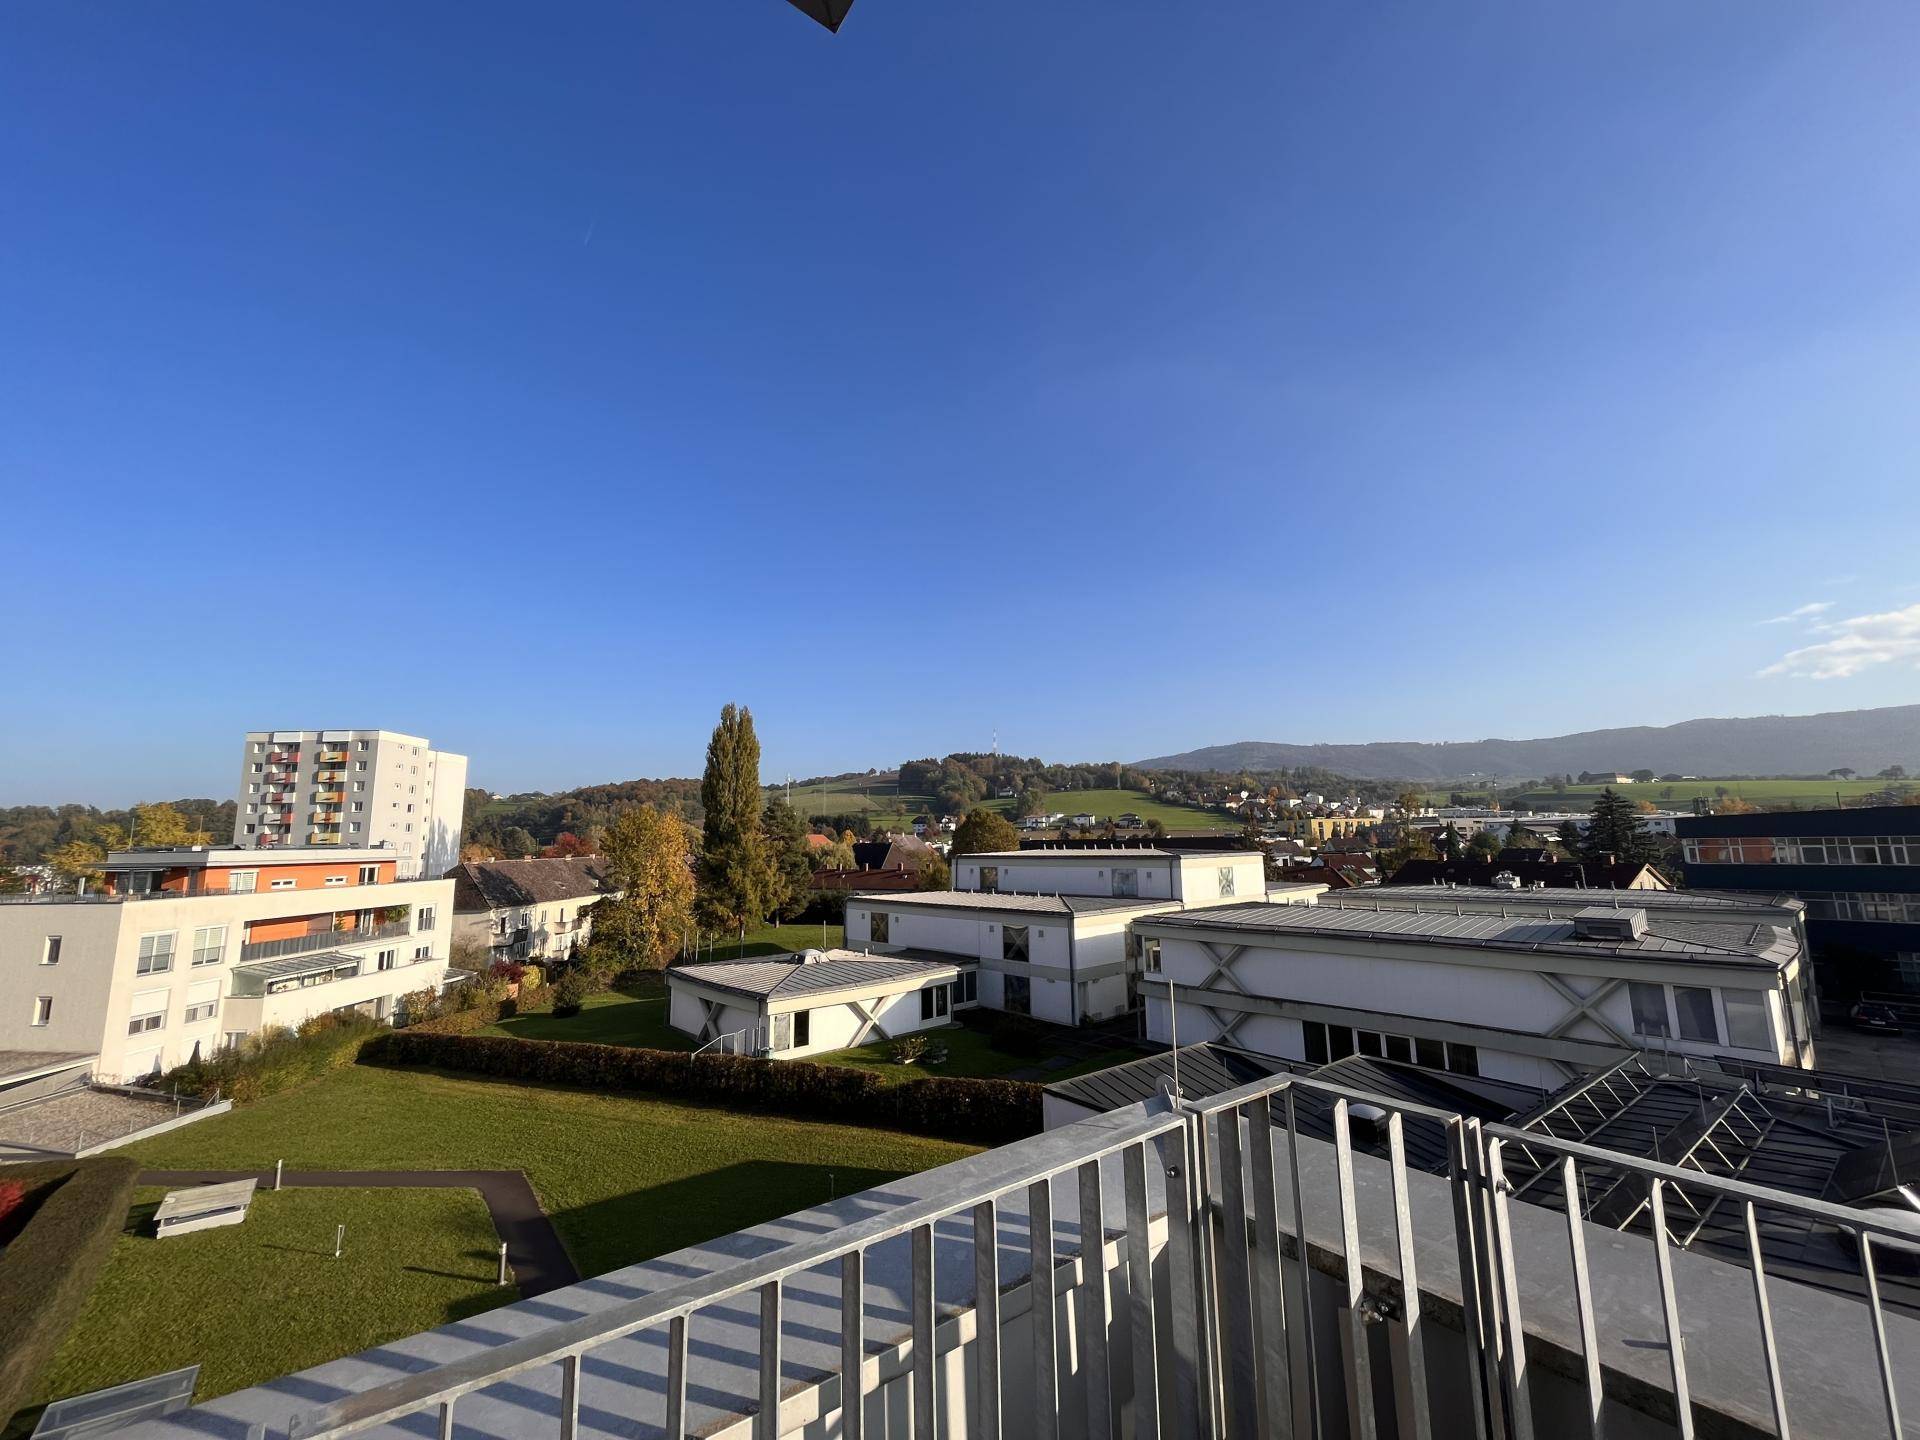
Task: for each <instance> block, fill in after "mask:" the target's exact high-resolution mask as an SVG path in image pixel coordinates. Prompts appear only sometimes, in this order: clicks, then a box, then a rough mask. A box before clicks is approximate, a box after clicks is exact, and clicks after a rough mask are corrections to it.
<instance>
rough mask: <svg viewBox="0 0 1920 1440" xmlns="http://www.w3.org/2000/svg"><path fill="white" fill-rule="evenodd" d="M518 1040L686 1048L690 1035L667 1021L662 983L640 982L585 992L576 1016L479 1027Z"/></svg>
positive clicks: (532, 1017) (484, 1032) (520, 1017)
mask: <svg viewBox="0 0 1920 1440" xmlns="http://www.w3.org/2000/svg"><path fill="white" fill-rule="evenodd" d="M479 1033H480V1034H482V1035H505V1036H510V1037H512V1038H514V1039H518V1040H584V1041H588V1042H590V1043H592V1044H595V1045H638V1046H640V1047H641V1048H643V1049H647V1050H691V1049H692V1048H693V1044H694V1040H693V1037H692V1036H691V1035H688V1034H686V1033H684V1032H683V1031H679V1030H675V1029H674V1028H673V1027H672V1026H671V1025H669V1024H667V993H666V986H665V985H664V984H663V983H662V982H660V981H658V980H648V981H643V982H641V983H639V984H636V985H632V986H628V987H626V988H623V989H620V990H609V991H607V992H606V993H605V994H602V995H589V996H588V997H587V1000H586V1003H585V1004H584V1005H583V1006H582V1007H581V1009H580V1013H579V1014H578V1015H569V1016H567V1017H566V1018H565V1019H562V1018H560V1017H559V1016H556V1015H553V1014H551V1013H548V1014H540V1015H516V1016H514V1017H513V1018H512V1019H511V1020H502V1021H501V1022H500V1023H499V1024H497V1025H489V1026H488V1027H487V1028H486V1029H484V1030H482V1031H480V1032H479Z"/></svg>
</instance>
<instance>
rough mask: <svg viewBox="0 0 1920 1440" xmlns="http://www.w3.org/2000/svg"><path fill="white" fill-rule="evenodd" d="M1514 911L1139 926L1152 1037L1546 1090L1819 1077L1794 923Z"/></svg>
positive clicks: (1249, 912) (1247, 915) (1364, 906)
mask: <svg viewBox="0 0 1920 1440" xmlns="http://www.w3.org/2000/svg"><path fill="white" fill-rule="evenodd" d="M1632 893H1633V895H1634V897H1635V898H1636V899H1637V898H1638V897H1639V895H1640V893H1641V892H1632ZM1507 898H1508V900H1509V905H1508V907H1507V910H1506V912H1505V913H1500V912H1499V911H1497V910H1495V909H1493V908H1480V907H1472V908H1469V907H1466V906H1462V907H1461V908H1460V909H1458V910H1454V909H1453V908H1452V907H1439V906H1436V907H1433V908H1428V909H1419V910H1416V909H1410V908H1394V907H1391V906H1381V905H1376V904H1373V903H1372V893H1371V892H1369V894H1368V897H1367V900H1366V901H1365V902H1362V901H1359V900H1353V901H1348V900H1344V899H1342V898H1340V897H1337V896H1336V897H1327V898H1325V899H1322V900H1321V902H1320V903H1319V904H1317V905H1315V906H1312V907H1310V908H1306V907H1299V908H1296V907H1281V906H1269V905H1235V906H1219V907H1214V908H1210V909H1205V910H1199V911H1188V912H1184V913H1177V914H1163V915H1152V916H1143V917H1140V918H1139V919H1137V920H1136V921H1135V922H1134V927H1133V928H1134V932H1135V934H1136V935H1137V936H1138V937H1139V945H1140V948H1141V950H1142V956H1143V963H1144V966H1145V968H1146V970H1147V972H1148V973H1147V977H1146V979H1145V981H1144V982H1143V989H1144V990H1145V992H1146V997H1147V1033H1148V1036H1149V1037H1150V1038H1152V1039H1154V1040H1158V1041H1163V1042H1169V1043H1170V1042H1173V1041H1174V1040H1176V1039H1177V1040H1178V1042H1179V1043H1181V1044H1190V1043H1194V1042H1197V1041H1223V1042H1227V1043H1230V1044H1233V1045H1237V1046H1240V1047H1241V1048H1243V1049H1247V1050H1251V1051H1254V1052H1256V1053H1259V1054H1265V1055H1272V1056H1275V1057H1278V1058H1281V1059H1288V1060H1307V1061H1316V1062H1325V1061H1329V1060H1338V1059H1340V1058H1342V1057H1343V1056H1345V1055H1348V1054H1356V1053H1357V1054H1363V1055H1375V1056H1380V1057H1382V1058H1385V1059H1389V1060H1406V1061H1412V1062H1415V1063H1418V1064H1423V1065H1429V1066H1433V1067H1435V1068H1443V1069H1448V1070H1454V1071H1459V1072H1463V1073H1468V1074H1480V1075H1486V1076H1489V1077H1491V1078H1494V1079H1498V1080H1511V1081H1514V1082H1516V1083H1519V1084H1525V1085H1534V1086H1538V1087H1540V1088H1542V1089H1552V1088H1554V1087H1556V1086H1558V1085H1559V1084H1560V1083H1561V1082H1562V1081H1563V1080H1564V1079H1566V1078H1567V1077H1569V1076H1571V1075H1575V1074H1578V1073H1580V1072H1581V1071H1583V1070H1587V1069H1604V1068H1606V1067H1607V1066H1610V1065H1613V1064H1616V1063H1618V1061H1619V1060H1620V1059H1621V1058H1623V1057H1624V1056H1626V1055H1629V1054H1631V1053H1633V1052H1634V1051H1636V1050H1642V1051H1645V1050H1652V1051H1659V1052H1663V1053H1665V1054H1670V1055H1683V1056H1689V1057H1699V1058H1703V1059H1711V1058H1714V1057H1720V1056H1724V1057H1727V1058H1729V1059H1738V1060H1747V1061H1756V1062H1761V1063H1767V1064H1778V1065H1793V1066H1801V1067H1805V1066H1810V1065H1811V1064H1812V1063H1813V1042H1812V1039H1811V1033H1810V1031H1809V1028H1808V1016H1807V1003H1806V984H1807V969H1808V962H1807V957H1806V951H1805V948H1804V946H1803V945H1802V943H1801V941H1800V938H1799V935H1798V933H1797V931H1795V930H1794V929H1793V928H1791V927H1790V926H1787V925H1780V924H1768V923H1764V922H1756V921H1747V920H1739V921H1732V922H1729V921H1725V920H1722V921H1714V920H1700V919H1686V920H1680V919H1675V918H1673V917H1672V914H1671V912H1655V911H1651V910H1649V909H1648V908H1645V907H1637V906H1632V907H1630V906H1625V905H1621V906H1615V905H1612V904H1605V905H1591V906H1588V907H1585V908H1582V909H1578V910H1573V911H1566V910H1565V909H1564V907H1563V909H1562V910H1561V911H1559V912H1556V913H1555V914H1553V915H1551V916H1549V915H1548V914H1546V913H1545V910H1544V908H1541V907H1532V906H1528V905H1522V904H1514V903H1512V900H1513V897H1512V895H1510V894H1509V895H1508V897H1507ZM1170 997H1171V1001H1172V1005H1171V1007H1170V1006H1169V998H1170Z"/></svg>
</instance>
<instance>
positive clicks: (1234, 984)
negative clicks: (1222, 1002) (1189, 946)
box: [1199, 940, 1247, 995]
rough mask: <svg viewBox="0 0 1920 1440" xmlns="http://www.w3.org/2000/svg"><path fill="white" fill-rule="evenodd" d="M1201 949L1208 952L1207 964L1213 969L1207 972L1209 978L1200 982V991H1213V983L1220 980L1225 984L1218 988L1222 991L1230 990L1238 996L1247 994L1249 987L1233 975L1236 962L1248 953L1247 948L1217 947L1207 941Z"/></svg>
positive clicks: (1234, 946)
mask: <svg viewBox="0 0 1920 1440" xmlns="http://www.w3.org/2000/svg"><path fill="white" fill-rule="evenodd" d="M1200 948H1201V949H1202V950H1204V951H1206V952H1207V963H1208V964H1209V965H1211V966H1212V967H1213V968H1212V969H1211V970H1209V971H1208V972H1207V978H1206V979H1204V980H1202V981H1201V982H1200V985H1199V988H1200V989H1202V990H1212V989H1214V988H1215V986H1214V983H1213V982H1214V981H1216V980H1219V981H1222V982H1224V983H1223V984H1222V985H1220V986H1219V987H1218V988H1220V989H1223V990H1230V991H1232V992H1233V993H1234V994H1236V995H1244V994H1246V993H1247V987H1246V986H1244V985H1242V984H1241V983H1240V982H1239V980H1237V979H1235V978H1234V974H1233V964H1234V961H1236V960H1238V959H1239V958H1240V957H1241V956H1242V955H1244V954H1246V953H1247V947H1246V946H1244V945H1216V944H1214V942H1213V941H1211V940H1207V941H1204V942H1202V944H1201V946H1200Z"/></svg>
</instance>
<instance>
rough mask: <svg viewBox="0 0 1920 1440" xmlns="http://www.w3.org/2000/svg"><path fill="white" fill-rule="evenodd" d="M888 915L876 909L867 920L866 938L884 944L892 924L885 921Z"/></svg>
mask: <svg viewBox="0 0 1920 1440" xmlns="http://www.w3.org/2000/svg"><path fill="white" fill-rule="evenodd" d="M888 919H889V917H888V915H887V912H886V911H884V910H876V911H874V912H873V914H872V916H871V917H870V918H869V919H868V920H867V938H868V939H869V940H871V941H872V942H873V943H874V944H876V945H885V944H886V943H887V936H888V934H889V932H890V931H891V930H892V928H893V927H892V926H891V925H889V924H888V923H887V921H888Z"/></svg>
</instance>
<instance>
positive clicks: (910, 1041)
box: [887, 1035, 927, 1065]
mask: <svg viewBox="0 0 1920 1440" xmlns="http://www.w3.org/2000/svg"><path fill="white" fill-rule="evenodd" d="M887 1058H888V1059H890V1060H891V1061H893V1063H894V1064H896V1065H915V1064H918V1063H919V1062H920V1061H922V1060H924V1059H926V1058H927V1037H926V1036H924V1035H909V1036H907V1037H906V1038H905V1039H903V1040H896V1041H894V1042H893V1044H892V1045H890V1046H888V1047H887Z"/></svg>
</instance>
